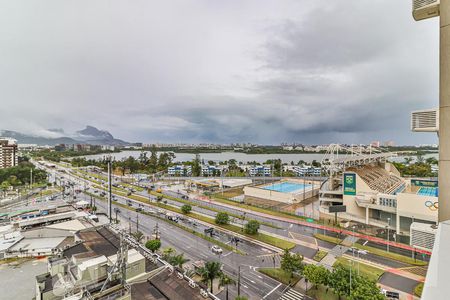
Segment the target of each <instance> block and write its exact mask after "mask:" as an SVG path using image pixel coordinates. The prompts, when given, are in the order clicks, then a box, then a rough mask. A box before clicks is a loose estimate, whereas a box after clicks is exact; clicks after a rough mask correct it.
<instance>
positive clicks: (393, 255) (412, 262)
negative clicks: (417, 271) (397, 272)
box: [355, 243, 427, 266]
mask: <svg viewBox="0 0 450 300" xmlns="http://www.w3.org/2000/svg"><path fill="white" fill-rule="evenodd" d="M355 248H358V249H361V250H366V251H368V252H369V253H372V254H375V255H378V256H383V257H386V258H390V259H392V260H396V261H400V262H403V263H405V264H410V265H415V266H425V265H427V263H426V262H424V261H422V260H414V259H413V258H411V257H408V256H404V255H401V254H398V253H393V252H387V251H385V250H382V249H378V248H375V247H371V246H365V245H361V244H359V243H355Z"/></svg>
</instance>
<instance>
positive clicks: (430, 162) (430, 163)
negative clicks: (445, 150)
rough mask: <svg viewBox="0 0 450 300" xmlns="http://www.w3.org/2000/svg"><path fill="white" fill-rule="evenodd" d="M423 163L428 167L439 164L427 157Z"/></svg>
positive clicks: (432, 158) (434, 159)
mask: <svg viewBox="0 0 450 300" xmlns="http://www.w3.org/2000/svg"><path fill="white" fill-rule="evenodd" d="M425 162H426V163H427V164H429V165H437V164H438V163H439V162H438V160H437V159H436V158H434V157H428V158H427V159H426V160H425Z"/></svg>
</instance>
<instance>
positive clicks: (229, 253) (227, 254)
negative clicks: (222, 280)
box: [222, 251, 233, 257]
mask: <svg viewBox="0 0 450 300" xmlns="http://www.w3.org/2000/svg"><path fill="white" fill-rule="evenodd" d="M231 253H233V252H231V251H230V252H228V253H227V254H225V255H222V256H223V257H227V256H228V255H230V254H231Z"/></svg>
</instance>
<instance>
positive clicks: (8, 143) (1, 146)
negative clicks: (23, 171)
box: [0, 137, 18, 169]
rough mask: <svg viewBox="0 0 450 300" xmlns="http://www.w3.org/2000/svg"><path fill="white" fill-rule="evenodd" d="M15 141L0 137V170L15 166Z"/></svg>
mask: <svg viewBox="0 0 450 300" xmlns="http://www.w3.org/2000/svg"><path fill="white" fill-rule="evenodd" d="M17 164H18V155H17V141H16V140H14V139H11V138H4V137H0V169H2V168H10V167H14V166H17Z"/></svg>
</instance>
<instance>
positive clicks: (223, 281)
mask: <svg viewBox="0 0 450 300" xmlns="http://www.w3.org/2000/svg"><path fill="white" fill-rule="evenodd" d="M231 284H233V285H234V284H236V281H234V279H233V278H231V277H229V276H228V275H226V274H224V273H223V272H222V274H220V281H219V286H223V287H225V288H226V290H225V299H226V300H228V286H229V285H231Z"/></svg>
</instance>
